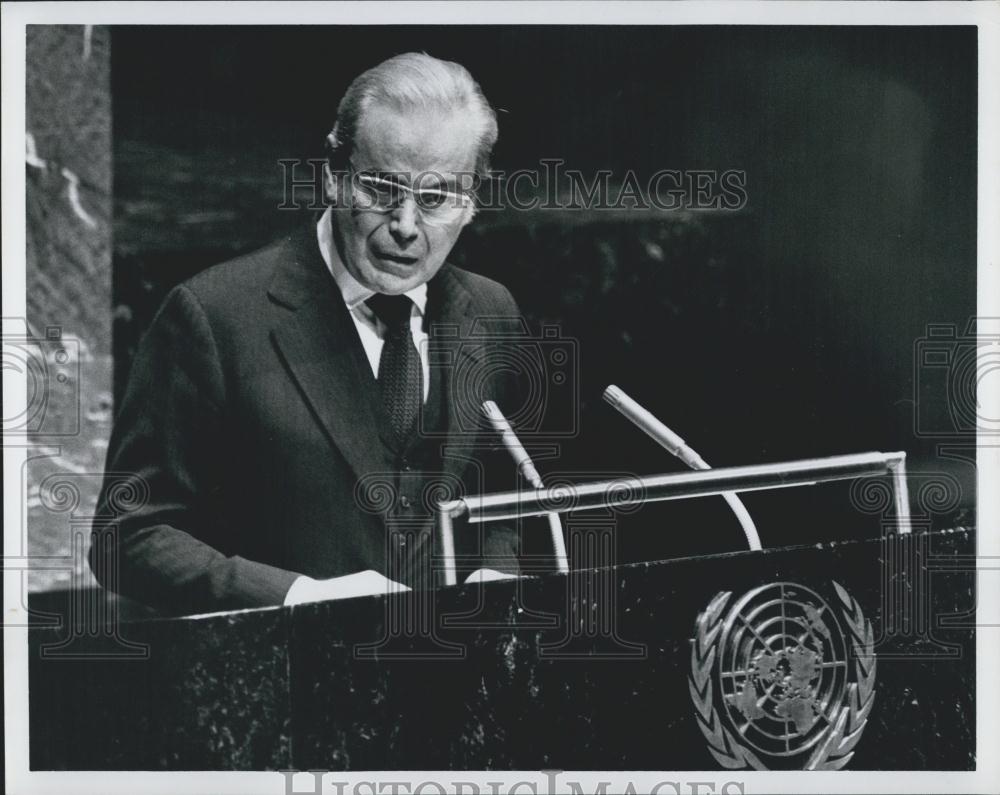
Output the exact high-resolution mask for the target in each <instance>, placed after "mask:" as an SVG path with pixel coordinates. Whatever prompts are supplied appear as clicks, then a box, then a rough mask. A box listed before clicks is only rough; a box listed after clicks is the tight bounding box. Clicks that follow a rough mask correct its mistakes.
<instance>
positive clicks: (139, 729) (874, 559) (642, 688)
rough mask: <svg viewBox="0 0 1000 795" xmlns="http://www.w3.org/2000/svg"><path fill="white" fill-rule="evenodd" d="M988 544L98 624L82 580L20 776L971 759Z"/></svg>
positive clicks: (44, 675)
mask: <svg viewBox="0 0 1000 795" xmlns="http://www.w3.org/2000/svg"><path fill="white" fill-rule="evenodd" d="M974 554H975V538H974V534H973V533H972V532H971V531H970V530H967V529H956V530H949V531H939V532H933V533H912V534H907V535H897V534H890V535H887V536H886V537H884V538H879V539H874V540H868V541H857V542H846V543H838V544H827V545H823V544H819V545H813V546H802V547H792V548H784V549H773V550H765V551H763V552H742V553H733V554H725V555H716V556H709V557H701V558H688V559H681V560H670V561H663V562H658V563H648V564H640V565H629V566H621V567H617V568H606V569H596V570H590V571H576V572H571V573H570V574H569V575H561V574H552V575H544V576H538V577H532V578H527V579H522V580H519V581H516V582H514V581H506V582H497V583H490V584H486V585H482V586H479V585H475V586H472V585H466V586H457V587H453V588H446V589H442V590H439V591H436V592H423V593H409V594H404V595H399V596H392V597H370V598H361V599H354V600H350V601H342V602H328V603H321V604H311V605H304V606H300V607H295V608H274V609H264V610H253V611H242V612H235V613H225V614H214V615H210V616H202V617H190V618H170V619H147V620H139V621H125V622H120V623H118V626H117V629H114V628H113V625H100V628H99V629H96V630H95V629H94V627H95V626H96V625H95V623H94V621H93V620H92V618H93V616H90V615H83V614H82V613H81V611H82V610H84V609H85V607H86V605H85V602H86V600H82V601H81V599H80V597H79V595H78V596H77V598H76V599H75V601H74V603H73V604H69V605H68V608H69V616H68V619H67V620H65V621H63V624H62V626H61V627H39V628H36V629H33V630H31V631H30V633H29V638H30V655H31V656H30V660H31V662H30V688H31V693H30V703H31V726H30V732H31V746H30V748H31V767H32V769H37V770H49V769H60V770H62V769H81V770H82V769H132V770H180V769H191V770H263V769H284V770H287V769H297V770H387V769H407V770H414V769H417V770H419V769H522V770H523V769H535V770H538V769H563V770H574V769H582V770H626V769H629V770H699V769H715V768H718V767H720V765H727V766H730V767H743V766H754V765H755V764H758V763H759V764H761V765H762V766H765V767H768V768H783V767H784V768H789V767H792V768H801V767H804V766H808V764H810V763H812V764H813V765H814V766H818V767H827V768H829V767H837V766H841V765H846V766H847V767H848V768H850V769H873V770H874V769H890V770H894V769H916V770H970V769H974V767H975V764H976V747H975V724H976V721H975V634H974V628H973V627H974V613H973V611H974V609H975V572H974V567H973V568H972V569H970V568H969V565H968V564H969V561H970V560H971V559H972V556H973V555H974ZM720 594H723V595H724V594H728V596H720ZM91 596H95V595H93V594H92V595H91ZM74 604H75V607H74V606H73V605H74ZM98 604H103V602H100V601H99V602H98ZM36 608H37V606H36ZM44 618H45V617H44V616H43V615H41V614H39V615H36V616H35V620H36V621H42V620H44ZM869 625H870V628H871V629H870V633H869V632H868V629H867V628H868V626H869ZM88 627H89V629H88ZM88 633H89V634H88ZM758 636H759V637H758ZM768 647H769V648H768ZM872 656H874V658H875V660H877V666H873V665H871V662H872V660H871V658H872ZM706 685H708V686H709V687H706ZM709 690H711V692H709ZM706 694H708V695H707V696H706ZM838 716H839V718H838ZM838 719H841V722H842V724H843V725H841V727H840V734H839V735H838V736H836V737H835V738H834V739H833V741H829V740H830V734H831V732H832V731H833V723H835V722H836V721H837V720H838ZM828 741H829V742H828ZM720 743H721V746H720ZM824 743H826V745H827V748H826V750H825V751H823V752H820V751H819V749H820V747H821V746H822V745H823V744H824ZM720 748H721V750H720ZM713 749H714V752H713Z"/></svg>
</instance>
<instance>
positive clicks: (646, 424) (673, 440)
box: [604, 384, 761, 550]
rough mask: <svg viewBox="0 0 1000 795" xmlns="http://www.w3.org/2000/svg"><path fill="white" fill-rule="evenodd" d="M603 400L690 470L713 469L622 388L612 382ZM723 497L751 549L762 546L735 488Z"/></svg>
mask: <svg viewBox="0 0 1000 795" xmlns="http://www.w3.org/2000/svg"><path fill="white" fill-rule="evenodd" d="M604 399H605V400H606V401H607V402H608V403H610V404H611V405H612V406H614V407H615V408H616V409H618V411H619V412H620V413H621V414H622V415H624V416H625V418H626V419H627V420H629V421H630V422H631V423H632V424H633V425H635V426H636V427H637V428H638V429H639V430H640V431H642V432H643V433H645V434H646V435H647V436H649V437H650V438H651V439H652V440H653V441H655V442H657V443H658V444H659V445H660V446H661V447H663V448H664V449H665V450H667V452H669V453H670V454H671V455H674V456H676V457H677V458H679V459H680V460H681V461H683V462H684V463H685V464H687V465H688V466H689V467H691V469H711V468H712V467H710V466H709V465H708V463H706V461H705V459H704V458H702V457H701V456H700V455H698V454H697V453H696V452H695V451H694V450H692V449H691V448H690V447H688V445H687V442H685V441H684V440H683V439H682V438H681V437H680V436H679V435H678V434H676V433H674V432H673V431H672V430H670V428H668V427H667V426H666V425H664V424H663V423H662V422H660V421H659V420H658V419H657V418H656V417H655V416H654V415H653V414H652V413H651V412H650V411H648V410H647V409H644V408H643V407H642V406H640V405H639V404H638V403H636V402H635V401H634V400H632V398H630V397H629V396H628V395H626V394H625V393H624V392H622V390H621V389H619V388H618V387H616V386H614V385H613V384H612V385H611V386H609V387H608V388H607V389H605V390H604ZM722 498H723V499H724V500H725V501H726V502H727V503H728V504H729V507H730V508H732V510H733V513H734V514H736V518H737V519H738V520H739V523H740V527H742V528H743V535H745V536H746V539H747V543H748V544H749V545H750V549H755V550H756V549H761V545H760V536H759V535H758V533H757V526H756V525H755V524H754V522H753V519H752V518H751V517H750V512H749V511H747V509H746V506H745V505H744V504H743V501H742V500H741V499H740V498H739V496H737V494H736V493H735V492H732V491H727V492H723V494H722Z"/></svg>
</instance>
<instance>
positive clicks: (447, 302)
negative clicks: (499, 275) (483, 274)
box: [428, 265, 487, 477]
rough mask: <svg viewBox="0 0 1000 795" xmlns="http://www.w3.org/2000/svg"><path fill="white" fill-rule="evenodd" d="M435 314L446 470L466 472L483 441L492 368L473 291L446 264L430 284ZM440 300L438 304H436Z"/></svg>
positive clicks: (434, 352)
mask: <svg viewBox="0 0 1000 795" xmlns="http://www.w3.org/2000/svg"><path fill="white" fill-rule="evenodd" d="M428 288H429V290H430V292H429V294H428V302H429V305H430V306H432V307H434V309H433V312H432V314H431V318H432V324H431V349H430V351H431V356H432V359H431V361H432V365H435V366H440V367H441V369H442V380H441V383H442V388H443V390H444V396H445V405H446V413H447V419H446V425H445V427H446V436H445V439H444V440H443V442H442V446H443V450H442V452H443V454H444V460H443V469H444V472H445V473H446V474H451V475H454V476H456V477H461V475H462V472H464V470H465V468H466V467H467V466H468V464H469V461H468V458H467V456H470V455H472V449H471V448H473V447H474V446H475V445H477V444H482V443H483V438H482V433H481V431H482V426H481V424H480V422H481V414H482V412H481V410H480V407H479V405H478V401H480V400H483V399H484V397H483V396H482V395H481V394H480V391H481V389H482V387H483V386H484V384H483V382H482V379H483V377H485V376H486V375H487V374H486V371H485V369H484V368H483V367H482V366H481V362H482V361H483V360H484V358H485V355H486V354H485V344H486V341H485V340H477V339H476V337H475V331H476V322H475V321H476V317H475V314H474V312H473V309H472V303H473V302H472V295H471V294H470V293H469V291H468V290H466V289H465V287H464V286H463V285H462V284H461V283H460V282H459V280H458V278H457V277H456V276H455V275H454V273H452V271H451V268H450V266H448V265H445V266H444V267H443V268H442V269H441V270H440V271H439V272H438V274H437V276H435V278H434V279H432V280H431V282H430V283H429V285H428ZM431 302H434V303H431Z"/></svg>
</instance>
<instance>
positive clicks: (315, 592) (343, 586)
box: [285, 569, 411, 605]
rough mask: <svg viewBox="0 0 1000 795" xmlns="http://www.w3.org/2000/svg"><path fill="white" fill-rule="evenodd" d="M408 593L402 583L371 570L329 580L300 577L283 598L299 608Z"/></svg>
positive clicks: (407, 589)
mask: <svg viewBox="0 0 1000 795" xmlns="http://www.w3.org/2000/svg"><path fill="white" fill-rule="evenodd" d="M409 590H411V589H410V588H409V587H407V586H406V585H403V584H402V583H399V582H395V581H394V580H390V579H389V578H388V577H383V576H382V575H381V574H379V573H378V572H377V571H375V570H373V569H367V570H366V571H359V572H358V573H357V574H347V575H345V576H343V577H332V578H331V579H329V580H314V579H313V578H312V577H305V576H303V577H299V578H298V579H297V580H296V581H295V582H293V583H292V587H291V588H289V589H288V593H287V594H286V596H285V604H286V605H300V604H303V603H304V602H325V601H327V600H329V599H352V598H353V597H355V596H373V595H377V594H390V593H402V592H403V591H409Z"/></svg>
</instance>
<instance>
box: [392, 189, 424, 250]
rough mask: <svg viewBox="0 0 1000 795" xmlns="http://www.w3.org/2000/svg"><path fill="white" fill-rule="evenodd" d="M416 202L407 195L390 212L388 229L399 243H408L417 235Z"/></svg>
mask: <svg viewBox="0 0 1000 795" xmlns="http://www.w3.org/2000/svg"><path fill="white" fill-rule="evenodd" d="M418 212H420V211H419V210H418V209H417V203H416V201H414V199H413V197H412V196H407V197H406V198H405V199H404V200H403V202H402V204H400V205H399V207H397V208H396V209H395V210H393V213H392V220H391V221H390V222H389V231H390V232H392V234H393V236H394V237H395V238H396V239H397V240H398V241H399V242H401V243H408V242H410V241H412V240H413V239H414V238H415V237H416V236H417V213H418Z"/></svg>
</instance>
